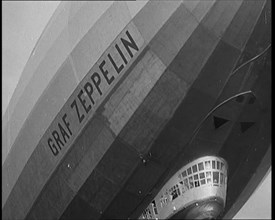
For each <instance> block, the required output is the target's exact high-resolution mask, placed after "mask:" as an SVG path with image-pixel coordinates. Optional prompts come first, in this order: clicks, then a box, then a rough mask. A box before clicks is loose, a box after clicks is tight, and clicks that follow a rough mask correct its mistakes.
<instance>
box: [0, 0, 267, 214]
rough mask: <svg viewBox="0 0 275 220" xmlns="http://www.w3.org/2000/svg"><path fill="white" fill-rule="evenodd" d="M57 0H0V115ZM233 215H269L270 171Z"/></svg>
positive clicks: (57, 2)
mask: <svg viewBox="0 0 275 220" xmlns="http://www.w3.org/2000/svg"><path fill="white" fill-rule="evenodd" d="M59 2H60V1H2V115H4V112H5V110H6V108H7V105H8V103H9V100H10V98H11V96H12V94H13V91H14V89H15V87H16V85H17V82H18V80H19V77H20V75H21V73H22V71H23V68H24V66H25V64H26V62H27V60H28V58H29V56H30V53H31V51H32V49H33V47H34V45H35V43H36V41H37V40H38V38H39V36H40V34H41V33H42V31H43V29H44V27H45V25H46V24H47V22H48V21H49V19H50V17H51V15H52V14H53V12H54V10H55V9H56V7H57V6H58V4H59ZM235 218H238V219H240V218H244V219H251V218H255V219H270V218H271V172H270V173H269V175H268V176H267V178H266V179H265V181H263V183H262V185H261V186H260V187H259V188H258V190H257V191H256V192H255V193H254V194H253V195H252V196H251V198H250V199H249V201H248V202H247V203H246V204H245V205H244V207H243V208H242V209H241V210H240V212H239V213H238V214H237V215H236V216H235Z"/></svg>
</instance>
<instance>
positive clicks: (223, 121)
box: [213, 116, 229, 129]
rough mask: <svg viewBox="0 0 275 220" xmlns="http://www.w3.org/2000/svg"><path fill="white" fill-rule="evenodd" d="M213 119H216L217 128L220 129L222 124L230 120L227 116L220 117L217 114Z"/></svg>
mask: <svg viewBox="0 0 275 220" xmlns="http://www.w3.org/2000/svg"><path fill="white" fill-rule="evenodd" d="M213 119H214V126H215V129H218V128H219V127H221V126H222V125H224V124H225V123H226V122H228V121H229V120H227V119H225V118H220V117H216V116H213Z"/></svg>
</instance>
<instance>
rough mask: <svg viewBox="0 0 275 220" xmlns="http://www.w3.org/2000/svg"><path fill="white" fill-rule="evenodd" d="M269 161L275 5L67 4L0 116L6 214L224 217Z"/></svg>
mask: <svg viewBox="0 0 275 220" xmlns="http://www.w3.org/2000/svg"><path fill="white" fill-rule="evenodd" d="M270 168H271V1H270V0H257V1H251V0H233V1H232V0H192V1H190V0H177V1H137V2H126V1H115V2H84V1H80V2H61V3H60V4H59V6H58V7H57V9H56V11H55V12H54V14H53V15H52V17H51V19H50V21H49V22H48V24H47V26H46V27H45V29H44V31H43V33H42V34H41V36H40V38H39V40H38V41H37V44H36V46H35V47H34V49H33V51H32V53H31V55H30V57H29V59H28V62H27V63H26V66H25V68H24V70H23V72H22V75H21V78H20V80H19V83H18V85H17V87H16V89H15V92H14V94H13V96H12V98H11V101H10V103H9V106H8V108H7V110H6V112H5V114H4V116H3V118H2V218H3V219H12V220H14V219H20V220H21V219H177V218H180V219H215V218H220V219H230V218H233V217H234V215H235V214H236V213H237V212H238V211H239V210H240V208H241V207H242V206H243V205H244V204H245V202H246V201H247V200H248V198H249V197H250V196H251V195H252V193H253V192H254V191H255V189H256V188H257V186H258V185H259V184H260V183H261V181H262V180H263V179H264V178H265V176H266V174H267V172H268V171H269V170H270Z"/></svg>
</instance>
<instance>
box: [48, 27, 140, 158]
mask: <svg viewBox="0 0 275 220" xmlns="http://www.w3.org/2000/svg"><path fill="white" fill-rule="evenodd" d="M136 38H137V37H136ZM136 41H137V40H136V39H135V35H134V34H133V33H130V31H129V30H124V31H123V32H122V33H121V34H120V36H119V37H118V38H117V39H116V40H115V41H114V42H113V43H112V45H111V46H110V47H108V49H107V50H106V51H105V53H104V54H103V55H102V57H101V58H100V59H99V60H98V61H97V63H96V64H95V65H94V66H93V67H92V68H91V69H90V70H89V72H88V73H87V75H86V76H85V77H84V79H83V80H82V81H81V83H80V84H79V85H78V86H77V88H76V89H75V91H74V93H73V95H72V96H71V97H70V98H69V100H68V101H67V102H66V104H65V105H64V107H63V108H64V109H65V110H66V111H65V112H64V111H63V113H60V114H62V115H60V117H58V118H59V119H58V120H57V121H56V120H55V124H54V125H55V126H52V127H51V129H50V130H49V133H48V137H47V146H48V147H49V149H50V151H51V153H52V154H53V155H54V156H57V155H58V154H59V153H60V152H61V151H62V149H63V148H64V147H66V145H67V143H68V142H69V141H70V139H72V137H73V135H75V134H74V132H77V131H78V130H79V129H76V128H75V126H76V127H80V126H82V124H83V123H84V121H85V119H86V118H88V116H89V115H91V114H92V112H94V111H95V108H96V106H98V103H99V102H100V101H101V100H102V97H103V96H104V95H106V94H107V93H108V91H109V90H110V87H112V86H113V85H114V84H116V83H117V81H118V80H117V78H118V77H119V75H120V74H122V72H123V70H124V69H125V68H126V67H127V65H129V63H130V61H131V60H132V59H133V57H134V55H135V54H136V53H137V51H139V49H140V48H139V46H138V44H137V43H136ZM61 112H62V111H61ZM72 121H74V125H73V123H72ZM75 121H76V122H75Z"/></svg>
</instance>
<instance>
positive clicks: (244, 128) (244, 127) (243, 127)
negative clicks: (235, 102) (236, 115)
mask: <svg viewBox="0 0 275 220" xmlns="http://www.w3.org/2000/svg"><path fill="white" fill-rule="evenodd" d="M240 124H241V131H242V133H244V132H246V131H247V129H248V128H250V127H251V126H252V125H254V124H255V122H240Z"/></svg>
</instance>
